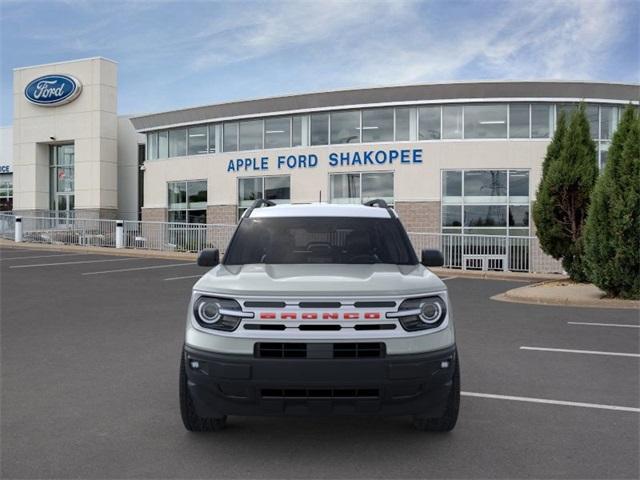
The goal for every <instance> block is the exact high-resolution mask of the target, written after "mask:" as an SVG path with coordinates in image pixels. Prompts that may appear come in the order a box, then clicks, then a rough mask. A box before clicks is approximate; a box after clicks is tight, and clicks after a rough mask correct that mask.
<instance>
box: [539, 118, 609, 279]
mask: <svg viewBox="0 0 640 480" xmlns="http://www.w3.org/2000/svg"><path fill="white" fill-rule="evenodd" d="M558 132H560V133H558ZM559 135H560V139H559V141H558V138H557V137H558V136H559ZM558 143H559V144H560V145H559V146H558V145H557V144H558ZM545 164H546V165H543V176H542V180H541V182H540V187H539V189H538V194H537V198H536V202H535V205H534V208H533V219H534V222H535V224H536V229H537V235H538V238H539V239H540V246H541V247H542V250H543V251H545V252H546V253H547V254H549V255H551V256H552V257H553V258H556V259H562V266H563V267H564V269H565V270H566V271H567V273H568V274H569V276H570V277H571V279H572V280H574V281H578V282H583V281H586V280H587V277H586V274H585V271H584V265H583V259H582V256H583V239H582V233H583V227H584V223H585V220H586V216H587V209H588V207H589V201H590V196H591V191H592V189H593V186H594V184H595V182H596V178H597V176H598V165H597V161H596V146H595V143H594V142H593V140H592V139H591V134H590V132H589V121H588V120H587V116H586V114H585V108H584V105H580V107H579V108H578V110H577V111H576V112H575V113H574V114H573V115H572V116H571V121H570V123H569V126H568V127H567V129H566V131H562V130H560V129H557V130H556V134H555V135H554V139H553V141H552V142H551V144H550V145H549V148H548V149H547V157H546V158H545Z"/></svg>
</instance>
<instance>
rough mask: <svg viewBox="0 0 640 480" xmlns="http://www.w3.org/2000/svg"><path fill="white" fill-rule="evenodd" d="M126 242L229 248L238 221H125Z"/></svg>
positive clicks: (190, 248) (155, 247) (191, 248)
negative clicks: (235, 223)
mask: <svg viewBox="0 0 640 480" xmlns="http://www.w3.org/2000/svg"><path fill="white" fill-rule="evenodd" d="M123 223H124V246H125V247H127V248H143V249H147V250H160V251H181V252H198V251H200V250H202V249H203V248H217V249H219V250H220V252H221V253H223V252H224V251H225V249H226V248H227V245H228V244H229V241H230V240H231V236H232V235H233V232H234V231H235V228H236V226H235V225H223V224H215V225H214V224H199V223H166V222H138V221H124V222H123Z"/></svg>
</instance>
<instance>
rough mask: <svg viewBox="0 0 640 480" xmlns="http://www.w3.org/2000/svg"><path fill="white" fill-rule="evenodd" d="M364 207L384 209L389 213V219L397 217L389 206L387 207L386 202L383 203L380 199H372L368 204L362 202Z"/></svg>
mask: <svg viewBox="0 0 640 480" xmlns="http://www.w3.org/2000/svg"><path fill="white" fill-rule="evenodd" d="M364 206H365V207H378V208H384V209H385V210H386V211H387V212H389V216H390V217H391V218H397V217H398V215H397V214H396V212H395V210H394V209H393V208H391V207H390V206H389V205H387V202H385V201H384V200H383V199H381V198H374V199H373V200H369V201H368V202H364Z"/></svg>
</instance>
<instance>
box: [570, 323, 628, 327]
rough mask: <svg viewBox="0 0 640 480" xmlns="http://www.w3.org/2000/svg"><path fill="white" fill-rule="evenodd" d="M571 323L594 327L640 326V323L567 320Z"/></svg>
mask: <svg viewBox="0 0 640 480" xmlns="http://www.w3.org/2000/svg"><path fill="white" fill-rule="evenodd" d="M567 323H568V324H569V325H592V326H594V327H621V328H640V325H630V324H626V323H625V324H622V323H592V322H567Z"/></svg>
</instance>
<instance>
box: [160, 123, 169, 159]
mask: <svg viewBox="0 0 640 480" xmlns="http://www.w3.org/2000/svg"><path fill="white" fill-rule="evenodd" d="M168 157H169V132H168V131H167V130H163V131H161V132H158V158H168Z"/></svg>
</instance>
